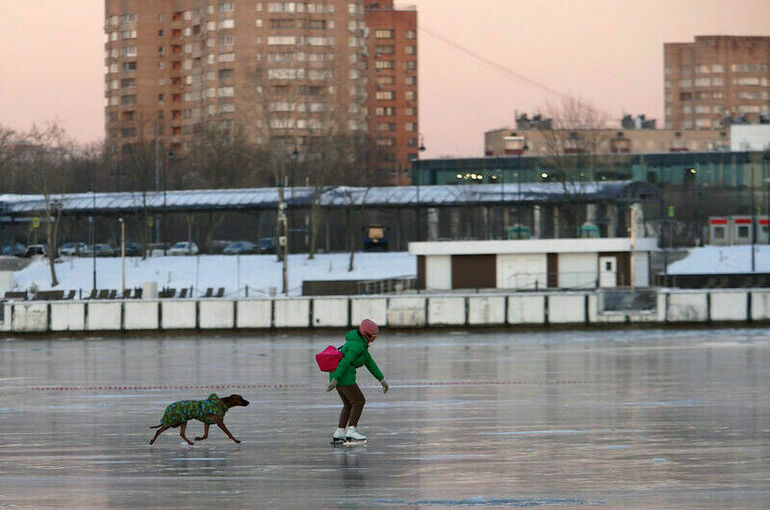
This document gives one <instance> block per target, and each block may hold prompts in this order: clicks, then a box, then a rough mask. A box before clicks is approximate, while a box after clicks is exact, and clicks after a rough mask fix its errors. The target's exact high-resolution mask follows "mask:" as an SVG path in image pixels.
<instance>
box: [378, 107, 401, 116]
mask: <svg viewBox="0 0 770 510" xmlns="http://www.w3.org/2000/svg"><path fill="white" fill-rule="evenodd" d="M374 114H375V115H377V116H378V117H393V116H394V115H396V109H395V108H394V107H392V106H378V107H377V108H375V111H374Z"/></svg>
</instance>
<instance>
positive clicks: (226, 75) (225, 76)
mask: <svg viewBox="0 0 770 510" xmlns="http://www.w3.org/2000/svg"><path fill="white" fill-rule="evenodd" d="M233 78H235V70H234V69H220V70H219V79H220V80H232V79H233Z"/></svg>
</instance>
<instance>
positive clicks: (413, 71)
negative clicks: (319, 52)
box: [364, 0, 422, 185]
mask: <svg viewBox="0 0 770 510" xmlns="http://www.w3.org/2000/svg"><path fill="white" fill-rule="evenodd" d="M364 21H365V23H366V27H367V29H368V35H367V48H368V60H367V67H368V71H369V72H368V76H369V81H368V92H369V102H368V110H369V132H370V133H371V134H372V136H373V137H374V140H375V142H376V144H377V146H378V148H379V159H380V161H379V166H380V169H381V170H382V171H383V172H384V173H385V175H388V176H389V178H388V179H387V182H389V183H391V184H396V185H401V184H408V183H410V182H411V180H410V177H409V175H410V174H409V172H410V169H411V164H412V161H415V160H416V159H417V158H418V157H419V150H420V148H421V147H422V140H421V135H420V131H419V122H418V109H417V11H416V10H415V9H414V8H411V9H396V8H394V6H393V0H377V1H374V0H366V2H365V11H364Z"/></svg>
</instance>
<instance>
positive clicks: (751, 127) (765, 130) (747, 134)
mask: <svg viewBox="0 0 770 510" xmlns="http://www.w3.org/2000/svg"><path fill="white" fill-rule="evenodd" d="M730 150H731V151H766V150H770V124H735V125H732V126H730Z"/></svg>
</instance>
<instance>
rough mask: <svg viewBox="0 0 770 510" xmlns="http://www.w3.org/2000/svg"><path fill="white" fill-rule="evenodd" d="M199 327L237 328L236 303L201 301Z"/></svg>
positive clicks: (228, 301)
mask: <svg viewBox="0 0 770 510" xmlns="http://www.w3.org/2000/svg"><path fill="white" fill-rule="evenodd" d="M198 325H199V326H200V328H201V329H232V328H233V327H234V326H235V301H232V300H230V299H204V300H201V301H200V303H198Z"/></svg>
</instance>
